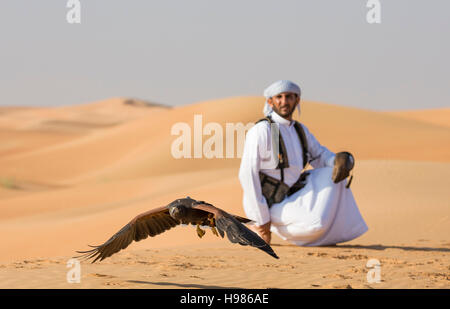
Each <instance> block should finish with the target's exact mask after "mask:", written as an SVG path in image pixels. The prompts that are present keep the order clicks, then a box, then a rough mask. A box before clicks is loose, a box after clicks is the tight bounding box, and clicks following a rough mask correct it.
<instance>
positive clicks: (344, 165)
mask: <svg viewBox="0 0 450 309" xmlns="http://www.w3.org/2000/svg"><path fill="white" fill-rule="evenodd" d="M354 166H355V160H354V158H353V155H352V154H351V153H350V152H346V151H344V152H339V153H337V154H336V157H335V159H334V168H333V175H332V176H331V177H332V179H333V182H334V183H338V182H340V181H342V180H344V179H345V178H347V177H348V175H349V174H350V171H351V170H352V169H353V167H354Z"/></svg>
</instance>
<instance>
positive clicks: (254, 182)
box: [239, 125, 270, 226]
mask: <svg viewBox="0 0 450 309" xmlns="http://www.w3.org/2000/svg"><path fill="white" fill-rule="evenodd" d="M264 133H265V132H264V127H263V126H261V125H260V126H258V125H255V126H253V127H252V128H251V129H250V130H249V131H248V132H247V135H246V138H245V145H244V150H243V153H242V159H241V166H240V169H239V181H240V183H241V186H242V189H243V192H244V196H243V205H244V211H245V214H246V215H247V217H248V218H249V219H251V220H253V221H255V222H256V225H258V226H260V225H263V224H266V223H267V222H269V221H270V212H269V207H268V205H267V201H266V199H265V197H264V196H263V195H262V190H261V183H260V180H259V170H260V162H261V160H262V159H263V157H264V156H265V155H264V151H261V150H263V149H264V147H266V144H267V136H266V134H264Z"/></svg>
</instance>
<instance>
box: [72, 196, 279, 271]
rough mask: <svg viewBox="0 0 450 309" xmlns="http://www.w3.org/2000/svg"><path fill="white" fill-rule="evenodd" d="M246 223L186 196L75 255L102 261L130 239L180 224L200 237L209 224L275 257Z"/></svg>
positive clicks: (141, 215)
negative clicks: (103, 241)
mask: <svg viewBox="0 0 450 309" xmlns="http://www.w3.org/2000/svg"><path fill="white" fill-rule="evenodd" d="M248 222H251V220H249V219H246V218H242V217H239V216H236V215H232V214H229V213H227V212H226V211H224V210H222V209H219V208H217V207H215V206H213V205H211V204H209V203H206V202H204V201H197V200H194V199H192V198H190V197H186V198H182V199H177V200H175V201H173V202H171V203H170V204H168V205H166V206H162V207H159V208H155V209H152V210H149V211H147V212H144V213H142V214H140V215H138V216H136V217H135V218H134V219H133V220H131V221H130V222H129V223H128V224H127V225H125V226H124V227H123V228H122V229H120V230H119V231H118V232H117V233H116V234H114V235H113V236H112V237H111V238H110V239H108V240H107V241H106V242H105V243H104V244H102V245H100V246H90V247H91V248H94V249H91V250H88V251H77V252H78V253H81V254H82V255H79V256H77V258H78V257H81V258H85V259H93V260H92V263H94V262H96V261H97V260H100V261H102V260H103V259H105V258H107V257H109V256H111V255H113V254H115V253H117V252H119V251H120V250H122V249H125V248H127V247H128V245H129V244H131V243H132V242H133V241H140V240H142V239H145V238H147V237H148V236H150V237H154V236H156V235H159V234H162V233H164V232H165V231H167V230H169V229H171V228H173V227H175V226H177V225H180V224H192V225H196V226H197V229H196V231H197V235H198V236H199V237H200V238H201V237H202V236H203V235H204V234H205V231H204V230H202V229H201V228H200V227H210V228H211V230H212V232H213V234H215V235H216V236H219V235H220V236H221V237H222V238H223V237H224V235H225V234H226V235H227V237H228V239H229V240H230V241H231V242H232V243H238V244H240V245H243V246H247V245H249V246H252V247H256V248H258V249H260V250H263V251H264V252H266V253H267V254H269V255H271V256H272V257H274V258H277V259H278V256H277V255H276V253H275V252H274V251H273V250H272V248H271V247H270V246H269V244H267V243H266V242H265V241H264V240H263V239H262V238H261V237H259V236H258V234H256V233H255V232H253V231H251V230H250V229H248V228H247V227H246V226H245V225H244V224H243V223H248Z"/></svg>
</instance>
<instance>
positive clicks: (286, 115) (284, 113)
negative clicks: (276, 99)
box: [272, 104, 297, 118]
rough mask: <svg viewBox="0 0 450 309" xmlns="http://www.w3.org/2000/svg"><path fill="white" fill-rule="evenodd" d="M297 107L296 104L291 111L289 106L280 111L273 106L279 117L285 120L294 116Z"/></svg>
mask: <svg viewBox="0 0 450 309" xmlns="http://www.w3.org/2000/svg"><path fill="white" fill-rule="evenodd" d="M296 106H297V105H296V104H295V105H294V106H293V107H292V108H291V109H289V105H287V107H288V108H287V109H278V108H277V107H275V106H272V109H273V111H274V112H275V113H277V114H278V115H280V116H281V117H283V118H290V117H292V114H293V113H294V110H295V107H296Z"/></svg>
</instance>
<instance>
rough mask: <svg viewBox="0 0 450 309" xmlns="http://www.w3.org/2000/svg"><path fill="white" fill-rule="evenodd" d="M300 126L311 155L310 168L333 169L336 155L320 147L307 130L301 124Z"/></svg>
mask: <svg viewBox="0 0 450 309" xmlns="http://www.w3.org/2000/svg"><path fill="white" fill-rule="evenodd" d="M302 126H303V130H304V131H305V135H306V140H307V142H308V151H309V153H310V155H311V157H310V158H309V159H310V160H311V159H312V161H311V162H310V164H311V166H312V167H314V168H320V167H333V166H334V158H335V156H336V154H335V153H333V152H331V151H330V150H328V148H326V147H325V146H322V145H321V144H320V143H319V142H318V141H317V139H316V138H315V137H314V135H312V133H311V132H310V131H309V130H308V128H307V127H306V126H304V125H303V124H302Z"/></svg>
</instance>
